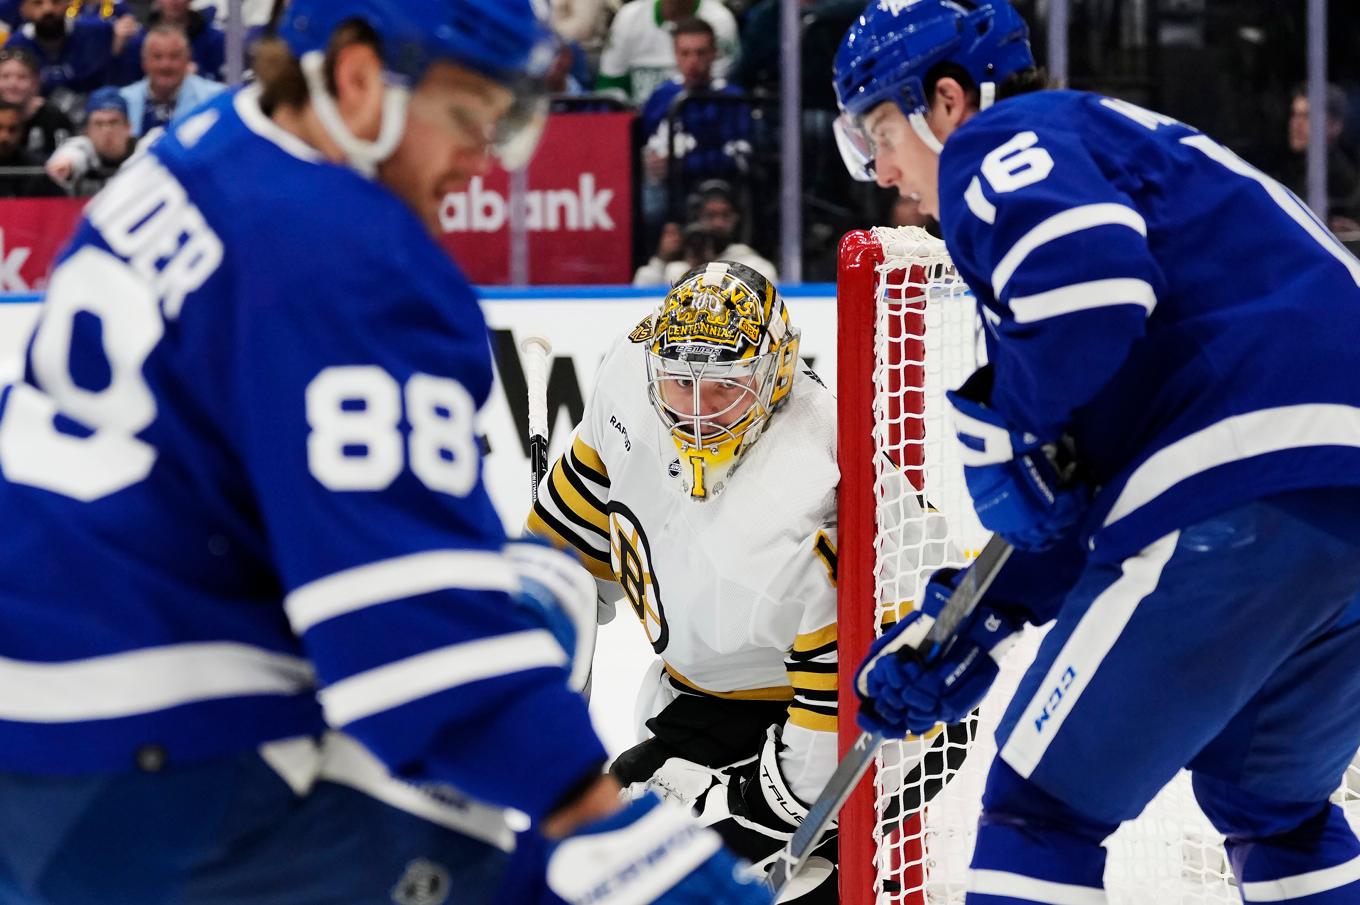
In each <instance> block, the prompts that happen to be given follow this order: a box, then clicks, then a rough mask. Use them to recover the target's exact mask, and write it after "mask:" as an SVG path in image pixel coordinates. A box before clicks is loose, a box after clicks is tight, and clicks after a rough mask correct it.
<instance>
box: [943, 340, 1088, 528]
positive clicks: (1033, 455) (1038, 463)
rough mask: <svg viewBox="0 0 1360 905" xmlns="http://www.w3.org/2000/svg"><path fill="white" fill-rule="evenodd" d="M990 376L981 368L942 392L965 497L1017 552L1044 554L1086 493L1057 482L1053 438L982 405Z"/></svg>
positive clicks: (989, 370)
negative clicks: (951, 420) (949, 414)
mask: <svg viewBox="0 0 1360 905" xmlns="http://www.w3.org/2000/svg"><path fill="white" fill-rule="evenodd" d="M992 375H993V370H992V366H991V365H986V366H984V367H983V368H981V369H979V370H978V371H977V372H976V373H975V374H973V376H972V377H970V378H968V380H967V381H966V382H965V383H964V385H963V386H961V387H959V389H957V390H953V391H950V392H949V393H947V394H946V395H947V396H948V398H949V403H950V405H952V406H953V408H954V431H955V435H956V437H957V439H958V442H959V453H960V458H961V460H962V461H963V477H964V481H965V483H967V485H968V495H969V496H970V497H972V499H973V508H974V509H975V510H976V511H977V516H978V521H980V522H982V524H983V525H984V526H986V527H987V528H988V529H989V530H991V531H995V532H996V533H997V534H999V535H1001V536H1002V537H1004V538H1005V539H1006V540H1008V541H1010V543H1011V544H1012V545H1013V546H1014V547H1015V548H1016V549H1017V550H1026V551H1037V550H1046V549H1048V548H1049V547H1051V546H1053V544H1055V543H1056V542H1057V541H1058V539H1059V538H1061V537H1062V536H1063V535H1064V534H1066V533H1067V532H1068V531H1069V530H1070V529H1071V528H1072V526H1073V525H1075V524H1076V523H1077V521H1078V520H1079V519H1080V518H1081V516H1082V513H1083V512H1084V511H1085V510H1086V503H1087V495H1086V492H1085V490H1084V489H1083V488H1080V487H1074V486H1070V485H1068V484H1065V483H1064V482H1063V480H1062V475H1061V474H1060V473H1059V470H1058V467H1057V465H1056V464H1055V463H1056V460H1057V455H1058V450H1059V448H1058V444H1057V442H1056V441H1055V440H1052V439H1048V440H1045V439H1043V438H1041V437H1037V436H1035V435H1034V434H1031V433H1029V432H1027V431H1021V430H1016V429H1015V428H1013V427H1011V426H1010V425H1008V424H1007V423H1006V422H1005V420H1004V419H1003V418H1002V417H1001V415H1000V414H998V413H997V412H996V411H995V410H993V409H992V408H990V407H989V406H988V404H987V400H988V399H989V398H990V397H991V388H992Z"/></svg>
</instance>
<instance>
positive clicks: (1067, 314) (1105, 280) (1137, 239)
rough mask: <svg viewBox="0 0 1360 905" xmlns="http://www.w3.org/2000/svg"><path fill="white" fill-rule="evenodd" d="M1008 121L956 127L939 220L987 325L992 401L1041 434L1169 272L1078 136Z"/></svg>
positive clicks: (1061, 420) (1134, 327) (1088, 393)
mask: <svg viewBox="0 0 1360 905" xmlns="http://www.w3.org/2000/svg"><path fill="white" fill-rule="evenodd" d="M984 116H985V115H984ZM1014 119H1015V117H1010V118H1009V119H1008V118H1006V117H1004V116H1002V115H1001V114H1000V112H998V115H997V116H996V117H987V119H986V121H985V122H970V123H966V124H965V125H964V126H963V127H962V128H961V129H960V130H959V131H958V132H957V133H956V134H955V135H953V136H951V138H950V139H949V141H948V143H947V144H946V146H945V150H944V153H943V155H942V157H941V163H940V172H941V182H940V190H941V206H942V208H943V217H942V222H943V224H944V229H945V239H946V242H947V244H948V247H949V250H950V252H951V254H952V256H953V258H954V261H955V264H956V266H957V267H958V269H959V271H960V273H961V275H962V276H963V277H964V279H965V280H966V281H967V282H968V284H969V286H970V287H971V288H972V289H973V290H974V292H975V294H976V296H977V299H978V303H979V306H980V307H981V309H982V312H983V315H984V318H985V319H986V321H987V324H988V328H989V336H988V339H989V354H990V355H991V356H992V360H993V362H994V363H995V365H996V384H995V388H994V389H993V392H992V398H991V400H990V404H991V405H992V407H993V408H995V409H996V410H997V411H998V412H999V413H1000V414H1001V415H1002V416H1003V417H1004V418H1005V419H1006V420H1007V421H1008V422H1009V423H1010V424H1012V425H1013V426H1014V427H1016V428H1019V429H1023V430H1026V431H1029V432H1032V433H1035V434H1037V435H1039V436H1041V437H1044V438H1046V439H1050V438H1055V437H1057V436H1058V435H1059V434H1061V433H1062V432H1063V430H1064V429H1065V428H1066V427H1067V425H1068V424H1069V423H1070V421H1071V419H1072V416H1073V412H1074V411H1075V410H1077V409H1079V408H1080V407H1081V406H1082V405H1083V404H1085V403H1086V402H1088V401H1090V400H1091V399H1092V398H1093V397H1095V396H1096V394H1097V393H1098V392H1099V391H1100V390H1101V388H1102V387H1104V386H1105V384H1106V383H1107V382H1108V381H1109V380H1110V378H1111V377H1112V376H1113V375H1114V374H1115V372H1116V371H1118V370H1119V368H1120V366H1121V365H1122V364H1123V362H1124V361H1125V359H1126V358H1127V356H1128V354H1129V350H1130V348H1131V347H1132V346H1133V344H1134V343H1135V342H1137V341H1138V339H1139V338H1140V337H1141V336H1143V334H1144V332H1145V330H1146V322H1147V317H1148V315H1149V314H1150V313H1151V311H1152V310H1153V308H1154V307H1155V305H1156V302H1157V298H1158V295H1159V293H1160V292H1161V291H1162V289H1163V286H1164V281H1163V279H1162V276H1161V273H1160V271H1159V269H1158V266H1157V264H1156V262H1155V260H1154V259H1153V255H1152V253H1151V251H1150V249H1149V247H1148V240H1147V232H1148V230H1147V223H1146V221H1145V219H1144V215H1143V214H1142V213H1141V212H1140V211H1139V210H1138V209H1137V207H1136V206H1135V204H1134V202H1133V201H1132V200H1131V198H1130V197H1129V196H1128V194H1126V193H1125V192H1124V191H1123V190H1122V189H1121V187H1120V186H1119V185H1118V182H1117V179H1115V178H1114V177H1113V175H1112V174H1110V173H1107V172H1104V171H1102V169H1101V167H1100V166H1099V165H1098V164H1097V162H1096V161H1095V159H1093V157H1092V155H1091V154H1090V153H1089V152H1088V151H1087V149H1086V147H1085V145H1084V143H1083V141H1082V137H1081V136H1080V135H1078V134H1074V133H1071V132H1068V131H1065V130H1064V129H1062V128H1059V127H1054V126H1052V125H1039V126H1036V127H1035V128H1033V129H1025V128H1015V127H1014V125H1013V124H1012V122H1011V121H1010V120H1014ZM998 339H999V340H1000V341H995V340H998Z"/></svg>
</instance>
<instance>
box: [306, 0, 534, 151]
mask: <svg viewBox="0 0 1360 905" xmlns="http://www.w3.org/2000/svg"><path fill="white" fill-rule="evenodd" d="M353 21H360V22H363V23H365V24H366V25H368V26H369V27H370V28H372V29H373V31H374V32H375V33H376V34H377V36H378V39H379V41H380V42H381V52H382V58H383V68H384V69H385V70H386V71H387V72H388V74H389V75H388V77H389V81H390V83H391V87H390V88H389V89H388V99H387V102H386V105H385V109H384V114H383V126H382V132H381V134H380V136H379V138H378V140H377V141H375V142H368V141H362V140H360V139H358V138H356V137H355V136H353V135H350V134H349V131H348V129H347V128H346V127H345V126H344V123H343V122H342V121H341V118H340V114H339V112H338V110H337V109H336V107H335V104H334V101H333V100H332V99H331V98H330V97H329V96H328V94H327V92H326V89H325V74H324V72H323V66H322V63H323V59H324V55H325V50H326V48H327V47H328V46H329V45H330V41H331V36H332V35H333V34H334V33H335V31H336V29H337V28H339V27H340V26H342V25H344V24H345V23H347V22H353ZM279 36H280V37H281V38H282V39H283V40H284V41H285V42H286V43H287V44H288V46H289V47H290V48H291V49H292V51H293V53H294V54H296V55H297V57H298V59H299V60H300V61H301V63H302V69H303V73H304V75H305V76H306V77H307V83H308V88H309V90H310V93H311V97H312V103H313V106H314V107H315V109H316V112H317V114H318V115H319V116H320V118H321V122H322V125H323V126H324V127H325V128H326V130H327V132H329V133H330V134H331V136H332V137H333V138H334V139H335V140H336V141H337V142H338V143H339V145H340V147H341V148H342V150H343V151H344V153H345V155H346V156H347V158H348V159H349V160H350V163H351V164H352V165H353V166H354V167H355V168H356V169H358V170H360V171H361V172H364V173H366V174H368V175H372V174H373V173H374V172H375V171H376V168H377V166H378V164H379V163H381V162H382V161H383V160H386V159H387V157H389V156H390V155H391V154H392V152H393V151H394V150H395V148H396V146H397V144H398V142H399V141H400V139H401V133H402V129H403V128H404V124H405V119H406V102H407V98H408V96H409V91H410V89H412V88H414V87H415V86H416V84H417V83H418V82H419V81H420V79H421V77H422V76H423V75H424V74H425V71H426V70H427V69H428V68H429V67H430V66H431V65H433V64H434V63H439V62H446V63H454V64H456V65H458V66H461V67H463V68H465V69H468V70H470V71H472V72H476V73H478V74H480V75H483V76H485V77H486V78H488V79H491V80H492V81H494V82H497V83H499V84H501V85H504V86H506V87H507V88H510V89H511V90H513V91H514V92H515V102H514V105H513V106H512V107H511V109H510V110H509V111H508V112H507V113H506V114H505V116H503V117H502V118H501V121H500V123H499V124H498V127H497V133H496V135H495V137H494V141H493V144H494V150H495V153H496V156H497V157H499V158H500V160H501V162H502V163H503V164H504V165H505V167H506V168H507V169H512V170H513V169H518V168H520V167H522V166H524V165H526V164H527V163H528V161H529V158H530V157H532V156H533V151H534V149H535V148H536V147H537V145H538V139H539V137H540V136H541V135H542V131H543V126H544V123H545V122H546V118H547V98H546V95H545V94H544V92H543V90H542V84H541V79H542V76H543V75H544V74H545V73H546V72H547V70H548V67H549V66H550V65H551V63H552V61H553V58H554V57H555V55H556V53H557V50H558V46H559V45H558V42H557V39H556V37H555V36H554V34H553V32H552V30H551V29H550V28H549V26H548V24H547V2H546V0H291V2H290V3H289V4H288V9H287V11H286V13H285V15H284V18H283V21H282V22H281V23H280V25H279Z"/></svg>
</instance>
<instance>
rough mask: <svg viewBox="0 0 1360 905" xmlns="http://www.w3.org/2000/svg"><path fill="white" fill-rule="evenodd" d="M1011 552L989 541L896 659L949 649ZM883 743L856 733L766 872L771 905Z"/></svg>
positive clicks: (923, 657)
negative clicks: (922, 632)
mask: <svg viewBox="0 0 1360 905" xmlns="http://www.w3.org/2000/svg"><path fill="white" fill-rule="evenodd" d="M1013 549H1014V548H1012V547H1011V545H1010V544H1008V543H1006V541H1004V540H1002V539H1001V538H1000V537H998V536H996V535H993V536H992V539H991V540H989V541H987V546H985V547H983V548H982V552H981V553H980V554H978V558H977V559H976V560H974V561H973V564H972V566H971V567H969V569H968V571H967V572H966V573H965V574H964V578H963V580H962V581H961V582H960V583H959V586H958V588H956V589H955V590H954V593H953V594H952V595H950V597H949V602H948V603H947V604H945V607H944V609H943V610H942V611H941V612H940V615H939V616H938V617H937V618H936V620H935V624H934V625H932V626H931V628H930V632H929V633H928V634H927V635H926V637H925V640H923V641H922V642H921V643H920V644H918V645H916V646H915V647H914V648H903V649H902V650H899V651H898V652H897V656H898V657H900V658H902V659H906V658H908V657H915V658H916V659H917V660H919V661H920V662H921V663H930V662H932V661H933V660H935V659H936V658H937V657H939V656H940V655H941V654H942V653H944V651H945V650H946V649H948V647H949V645H950V644H952V643H953V641H954V637H955V633H956V632H957V631H958V629H959V626H960V625H961V624H962V623H963V620H965V619H967V618H968V616H969V615H970V614H971V613H972V612H973V610H975V609H976V608H977V605H978V603H979V602H980V601H981V600H982V595H983V594H985V593H987V588H989V587H990V586H991V584H992V581H993V580H994V579H995V578H996V576H997V574H998V573H999V572H1000V571H1001V567H1002V566H1004V565H1005V564H1006V560H1008V559H1010V555H1011V552H1012V551H1013ZM884 741H885V739H884V738H883V735H882V733H879V732H863V733H860V736H859V738H858V739H856V740H855V744H854V745H853V746H852V747H851V748H850V751H849V753H847V754H846V755H845V757H844V758H842V759H841V762H840V763H839V764H837V765H836V772H834V773H832V774H831V778H830V779H829V780H827V783H826V788H824V789H822V794H820V795H818V796H817V800H816V801H815V802H813V803H812V807H810V808H808V814H807V816H806V817H805V818H803V822H802V823H801V824H799V826H798V829H797V830H796V831H795V832H794V834H793V838H792V839H790V840H789V844H788V845H787V846H785V847H784V851H782V852H781V853H780V854H779V857H777V858H776V859H775V861H774V864H773V865H771V867H770V873H769V876H768V877H767V879H766V882H767V883H768V884H769V886H770V888H771V889H773V890H774V893H775V897H776V899H777V898H778V897H779V896H780V895H781V894H782V893H783V892H784V890H785V888H787V887H788V885H789V883H790V881H792V880H793V878H794V877H796V876H797V875H798V872H799V871H800V870H802V868H803V865H804V864H805V863H807V859H808V856H810V855H811V854H812V850H813V849H815V848H816V847H817V844H818V843H819V842H821V841H822V836H824V835H826V830H827V827H829V826H830V825H831V822H832V821H833V820H835V819H836V815H837V814H839V813H840V810H841V807H842V806H844V805H845V802H846V799H848V798H849V797H850V793H851V792H853V791H854V790H855V786H857V785H859V781H860V779H861V778H862V777H863V776H864V774H865V773H866V772H868V770H869V765H870V764H872V763H873V762H874V755H875V754H876V753H877V752H878V749H879V746H880V745H882V744H883V742H884Z"/></svg>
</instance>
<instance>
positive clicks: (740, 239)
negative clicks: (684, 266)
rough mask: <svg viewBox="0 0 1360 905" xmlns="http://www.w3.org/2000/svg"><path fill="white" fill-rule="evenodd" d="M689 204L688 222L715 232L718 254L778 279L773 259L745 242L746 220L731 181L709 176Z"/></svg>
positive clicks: (692, 196)
mask: <svg viewBox="0 0 1360 905" xmlns="http://www.w3.org/2000/svg"><path fill="white" fill-rule="evenodd" d="M688 207H689V212H690V217H689V218H690V222H691V223H696V224H698V225H699V227H700V228H702V229H705V230H707V231H708V232H710V233H712V234H713V235H715V236H717V238H718V243H719V248H720V249H721V250H720V251H719V252H718V255H717V256H718V257H719V258H721V259H722V260H724V261H736V262H737V263H738V264H745V265H746V266H747V267H749V268H751V269H752V270H754V271H756V272H757V273H759V274H760V275H761V276H763V277H765V278H766V279H768V280H769V281H770V282H771V283H777V282H779V271H778V270H777V269H776V268H775V266H774V262H772V261H770V260H769V259H767V258H763V257H761V255H760V253H759V252H757V251H756V250H755V249H754V248H752V247H751V246H750V245H747V244H746V242H745V238H744V233H743V229H744V228H745V223H744V222H743V219H742V216H741V208H740V207H739V206H738V205H737V193H736V192H735V191H734V190H733V188H732V186H731V184H730V183H727V182H725V181H724V180H722V179H710V180H709V181H707V182H705V183H704V184H702V185H700V186H699V188H698V189H697V190H695V192H694V194H692V195H690V197H689V202H688Z"/></svg>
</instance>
